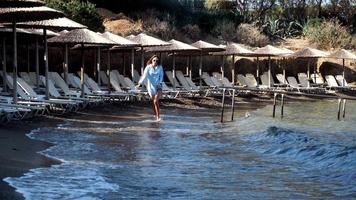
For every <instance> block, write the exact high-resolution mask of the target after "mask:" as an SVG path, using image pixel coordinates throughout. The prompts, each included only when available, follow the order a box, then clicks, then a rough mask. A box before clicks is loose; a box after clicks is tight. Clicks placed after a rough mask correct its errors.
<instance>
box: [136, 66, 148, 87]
mask: <svg viewBox="0 0 356 200" xmlns="http://www.w3.org/2000/svg"><path fill="white" fill-rule="evenodd" d="M147 73H148V65H147V66H146V68H145V70H144V71H143V75H142V76H141V78H140V80H139V81H138V84H137V87H140V85H142V83H143V82H144V81H146V79H147Z"/></svg>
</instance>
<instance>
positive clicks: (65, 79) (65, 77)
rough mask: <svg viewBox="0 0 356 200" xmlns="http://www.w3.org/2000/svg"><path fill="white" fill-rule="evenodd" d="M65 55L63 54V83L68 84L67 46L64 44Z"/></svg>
mask: <svg viewBox="0 0 356 200" xmlns="http://www.w3.org/2000/svg"><path fill="white" fill-rule="evenodd" d="M64 48H65V53H64V70H63V71H64V73H63V74H64V81H65V82H66V83H67V84H68V51H69V50H68V44H65V47H64Z"/></svg>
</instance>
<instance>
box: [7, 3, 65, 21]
mask: <svg viewBox="0 0 356 200" xmlns="http://www.w3.org/2000/svg"><path fill="white" fill-rule="evenodd" d="M63 16H64V15H63V13H62V12H60V11H58V10H54V9H52V8H48V7H45V6H41V7H26V8H0V22H24V21H35V20H42V19H52V18H58V17H63Z"/></svg>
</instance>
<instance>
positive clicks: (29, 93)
mask: <svg viewBox="0 0 356 200" xmlns="http://www.w3.org/2000/svg"><path fill="white" fill-rule="evenodd" d="M6 78H7V82H8V84H9V87H10V88H12V81H13V80H12V77H11V76H9V75H7V77H6ZM17 84H18V86H19V87H18V90H17V93H18V95H19V97H20V98H19V99H20V100H25V101H31V102H36V103H44V105H49V106H50V110H51V111H52V112H55V113H61V114H63V113H67V112H71V111H74V110H75V109H77V104H75V103H72V102H68V101H64V100H60V99H55V98H50V99H48V100H47V99H45V96H44V95H38V94H37V93H36V92H35V91H34V90H33V89H32V88H31V87H30V86H29V85H28V84H27V83H26V82H25V81H24V80H22V79H21V78H19V77H18V78H17Z"/></svg>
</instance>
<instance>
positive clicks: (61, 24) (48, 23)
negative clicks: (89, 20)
mask: <svg viewBox="0 0 356 200" xmlns="http://www.w3.org/2000/svg"><path fill="white" fill-rule="evenodd" d="M17 27H25V28H28V27H31V28H43V36H44V37H46V35H47V32H48V31H47V28H52V29H64V28H65V29H80V28H86V26H84V25H82V24H79V23H77V22H75V21H73V20H70V19H68V18H66V17H62V18H58V19H47V20H41V21H28V22H22V23H18V24H17ZM36 42H38V41H36ZM36 46H38V45H36ZM65 47H66V49H65V50H66V51H68V49H67V46H65ZM44 48H45V56H44V60H45V74H46V96H47V98H48V96H49V88H48V86H47V85H48V59H46V58H47V57H48V47H47V40H44ZM65 66H67V65H66V64H65ZM36 72H37V73H36V79H37V85H39V69H38V66H37V67H36Z"/></svg>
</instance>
